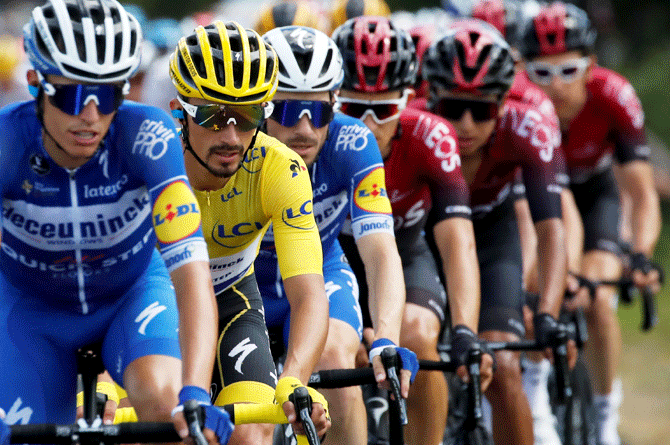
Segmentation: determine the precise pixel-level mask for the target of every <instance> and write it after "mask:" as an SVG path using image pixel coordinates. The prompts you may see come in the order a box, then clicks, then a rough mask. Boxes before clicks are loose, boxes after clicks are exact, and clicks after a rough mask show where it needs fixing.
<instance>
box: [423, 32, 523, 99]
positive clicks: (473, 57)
mask: <svg viewBox="0 0 670 445" xmlns="http://www.w3.org/2000/svg"><path fill="white" fill-rule="evenodd" d="M421 71H422V73H423V76H424V78H425V79H426V80H428V82H429V83H430V87H431V90H432V89H434V88H435V87H442V88H444V89H445V90H447V91H458V92H468V93H474V94H478V95H482V96H484V95H489V94H495V95H496V96H498V97H499V98H501V97H502V96H503V95H504V94H505V93H506V92H507V91H508V90H509V89H510V87H511V86H512V83H513V82H514V74H515V71H514V58H513V57H512V53H511V51H510V46H509V44H508V43H507V42H506V41H505V39H504V38H503V36H502V35H501V34H500V32H498V30H497V29H495V28H494V27H493V26H491V25H489V24H488V23H486V22H483V21H481V20H477V19H466V20H459V21H457V22H454V23H453V24H452V25H451V26H450V27H449V29H448V30H447V33H446V34H444V35H443V36H442V37H441V38H439V39H438V40H436V41H435V42H433V44H432V45H431V46H430V48H428V51H426V54H424V56H423V67H422V68H421Z"/></svg>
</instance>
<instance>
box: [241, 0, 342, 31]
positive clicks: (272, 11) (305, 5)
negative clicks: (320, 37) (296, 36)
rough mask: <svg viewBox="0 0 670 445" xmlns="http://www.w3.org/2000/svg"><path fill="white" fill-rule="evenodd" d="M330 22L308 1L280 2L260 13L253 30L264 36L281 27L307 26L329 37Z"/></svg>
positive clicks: (290, 0)
mask: <svg viewBox="0 0 670 445" xmlns="http://www.w3.org/2000/svg"><path fill="white" fill-rule="evenodd" d="M329 22H330V21H329V20H328V18H327V16H326V12H325V11H323V10H322V9H321V8H320V7H319V4H318V3H317V2H315V1H309V0H280V1H277V2H274V3H271V4H269V5H268V6H267V7H266V8H265V9H263V11H261V13H260V15H259V17H258V20H257V22H256V25H255V26H254V30H256V31H258V33H259V34H265V33H266V32H268V31H270V30H271V29H274V28H280V27H282V26H307V27H308V28H314V29H318V30H319V31H321V32H323V33H325V34H328V35H330V31H331V29H330V23H329Z"/></svg>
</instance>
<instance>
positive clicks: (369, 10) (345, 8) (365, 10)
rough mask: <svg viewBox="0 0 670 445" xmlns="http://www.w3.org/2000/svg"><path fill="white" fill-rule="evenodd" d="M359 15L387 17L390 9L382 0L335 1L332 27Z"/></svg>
mask: <svg viewBox="0 0 670 445" xmlns="http://www.w3.org/2000/svg"><path fill="white" fill-rule="evenodd" d="M361 15H375V16H380V17H389V16H390V15H391V9H390V8H389V5H388V4H387V3H386V2H385V1H384V0H337V1H336V2H335V4H334V5H333V9H332V12H331V20H332V27H333V29H335V28H337V27H338V26H340V25H341V24H343V23H344V22H346V21H347V20H349V19H353V18H354V17H358V16H361Z"/></svg>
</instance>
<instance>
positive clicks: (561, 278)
mask: <svg viewBox="0 0 670 445" xmlns="http://www.w3.org/2000/svg"><path fill="white" fill-rule="evenodd" d="M535 227H536V229H537V238H538V258H539V261H538V266H539V281H540V302H539V306H538V312H539V313H548V314H550V315H552V316H553V317H555V318H557V317H558V313H559V311H560V308H561V304H562V302H563V294H564V292H565V277H566V273H567V254H566V247H565V238H564V235H563V223H562V221H561V220H560V219H559V218H550V219H547V220H544V221H540V222H538V223H537V224H535Z"/></svg>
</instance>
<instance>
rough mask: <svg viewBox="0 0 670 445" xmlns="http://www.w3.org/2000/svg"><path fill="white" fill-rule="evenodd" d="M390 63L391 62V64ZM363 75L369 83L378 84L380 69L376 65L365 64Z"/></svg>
mask: <svg viewBox="0 0 670 445" xmlns="http://www.w3.org/2000/svg"><path fill="white" fill-rule="evenodd" d="M389 65H390V64H389ZM363 75H364V76H365V83H366V84H367V85H376V84H377V77H379V69H378V68H377V67H376V66H363Z"/></svg>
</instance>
